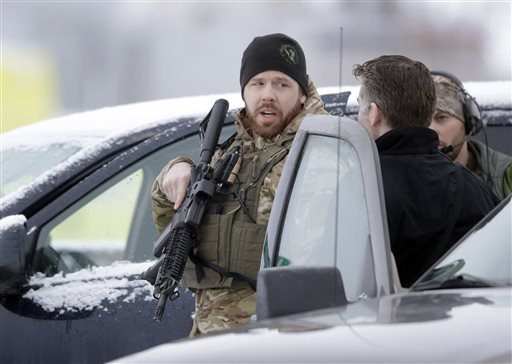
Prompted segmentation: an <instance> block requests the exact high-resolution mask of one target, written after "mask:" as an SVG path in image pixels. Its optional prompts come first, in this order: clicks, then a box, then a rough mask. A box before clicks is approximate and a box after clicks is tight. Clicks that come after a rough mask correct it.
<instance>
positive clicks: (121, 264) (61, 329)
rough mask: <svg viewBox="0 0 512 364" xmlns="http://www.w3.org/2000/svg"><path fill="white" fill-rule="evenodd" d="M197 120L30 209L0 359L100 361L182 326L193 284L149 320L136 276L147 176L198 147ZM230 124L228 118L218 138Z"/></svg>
mask: <svg viewBox="0 0 512 364" xmlns="http://www.w3.org/2000/svg"><path fill="white" fill-rule="evenodd" d="M198 121H199V120H195V119H190V120H186V121H182V122H181V123H176V124H173V125H170V128H169V129H168V130H167V131H165V132H163V133H161V134H159V135H156V136H154V137H152V138H151V139H148V140H146V141H145V142H143V143H141V144H138V145H136V146H133V147H131V148H129V149H127V150H125V151H124V152H122V153H120V154H119V155H118V156H117V157H115V158H112V159H111V160H110V161H108V162H106V163H105V164H103V165H100V166H96V168H93V169H92V170H94V172H93V173H91V174H89V175H87V176H84V177H83V178H81V179H80V181H79V182H77V183H76V184H75V185H74V186H72V187H71V188H69V189H68V190H66V191H65V192H64V193H62V194H61V195H59V196H57V197H56V198H55V199H54V200H52V201H51V202H50V203H48V204H47V205H45V206H44V207H43V208H42V209H40V210H39V211H37V212H36V213H35V214H34V215H32V216H31V217H29V218H28V220H27V223H26V226H27V231H28V236H27V241H25V246H26V247H27V252H26V253H27V260H26V264H27V267H28V272H29V274H30V282H29V287H30V290H29V291H28V292H26V293H25V294H24V295H23V296H14V297H8V298H4V299H2V301H1V302H2V305H1V306H0V322H1V325H2V330H1V334H0V337H1V340H0V349H1V350H0V352H1V354H0V358H1V360H0V361H1V362H3V363H11V362H12V363H14V362H20V363H21V362H23V363H30V362H48V363H49V362H52V363H64V362H65V363H71V362H72V363H101V362H105V361H107V360H110V359H113V358H116V357H119V356H122V355H126V354H128V353H131V352H135V351H138V350H142V349H145V348H148V347H150V346H154V345H157V344H160V343H163V342H168V341H170V340H173V339H177V338H181V337H185V336H187V335H188V333H189V331H190V328H191V314H192V311H193V299H192V295H191V293H190V292H188V291H185V290H182V291H181V294H182V296H181V298H180V299H179V300H176V301H175V302H173V303H172V304H168V305H167V309H166V312H165V316H164V318H163V319H162V322H161V323H155V322H154V321H153V320H152V317H153V314H154V309H155V307H156V300H154V299H153V298H152V297H151V293H152V287H151V285H150V284H149V283H148V282H146V281H142V280H139V279H137V276H138V274H140V273H141V272H142V271H143V270H145V269H146V268H147V267H149V265H150V264H151V262H147V261H148V259H152V258H153V256H152V251H153V242H154V241H155V240H156V238H157V236H158V233H157V232H156V230H155V228H154V227H153V224H152V221H151V206H150V203H151V196H150V192H151V185H152V182H153V181H154V179H155V177H156V175H157V174H158V173H159V172H160V170H161V168H162V167H163V165H165V164H166V163H167V162H168V161H169V160H171V159H173V158H175V157H176V156H178V155H189V156H192V157H193V156H195V155H197V156H198V154H199V144H200V140H199V138H198V134H197V133H196V130H197V125H198ZM228 124H230V123H229V122H228ZM232 132H233V127H232V125H228V126H226V127H225V129H224V131H223V134H222V135H221V138H225V137H226V136H228V135H230V134H231V133H232ZM221 140H222V139H221Z"/></svg>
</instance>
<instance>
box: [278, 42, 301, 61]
mask: <svg viewBox="0 0 512 364" xmlns="http://www.w3.org/2000/svg"><path fill="white" fill-rule="evenodd" d="M279 53H280V54H281V57H283V58H284V60H285V61H286V62H288V63H289V64H292V65H297V64H299V62H300V58H299V53H298V52H297V50H296V49H295V47H294V46H292V45H290V44H283V45H282V46H281V48H279Z"/></svg>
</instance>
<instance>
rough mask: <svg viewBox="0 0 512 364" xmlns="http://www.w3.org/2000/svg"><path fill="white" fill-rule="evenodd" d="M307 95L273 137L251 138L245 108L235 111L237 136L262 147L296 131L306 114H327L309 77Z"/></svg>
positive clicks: (258, 147)
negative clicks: (295, 112) (297, 112)
mask: <svg viewBox="0 0 512 364" xmlns="http://www.w3.org/2000/svg"><path fill="white" fill-rule="evenodd" d="M308 95H309V96H308V97H307V98H306V102H305V103H304V107H303V108H302V110H301V111H300V113H299V114H298V115H297V116H296V117H295V118H293V120H292V121H291V122H290V123H289V124H288V125H286V127H285V128H284V130H283V132H282V133H280V134H278V135H276V136H274V137H273V138H262V137H257V138H255V139H253V138H252V137H251V135H250V134H249V132H248V130H247V128H246V125H248V123H249V121H248V119H247V116H246V114H245V108H244V109H242V110H240V111H239V112H236V113H235V114H234V115H233V116H234V118H235V127H236V131H237V133H238V138H240V139H242V140H243V141H252V142H253V143H254V145H255V146H256V148H257V149H263V148H264V147H265V146H267V145H270V144H274V143H276V142H277V141H278V140H279V139H280V138H282V137H283V136H285V135H289V134H294V133H296V132H297V130H298V129H299V126H300V123H301V122H302V120H303V119H304V117H305V116H306V115H310V114H324V115H325V114H328V113H327V111H325V109H324V104H323V102H322V99H321V98H320V95H319V94H318V91H317V89H316V86H315V84H314V83H313V81H312V80H311V79H309V80H308Z"/></svg>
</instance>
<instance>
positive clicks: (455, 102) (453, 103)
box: [432, 75, 464, 123]
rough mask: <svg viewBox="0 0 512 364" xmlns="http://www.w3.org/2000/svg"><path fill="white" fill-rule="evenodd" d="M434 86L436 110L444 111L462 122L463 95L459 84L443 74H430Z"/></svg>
mask: <svg viewBox="0 0 512 364" xmlns="http://www.w3.org/2000/svg"><path fill="white" fill-rule="evenodd" d="M432 79H433V80H434V84H435V86H436V97H437V103H436V111H442V112H445V113H447V114H449V115H451V116H453V117H455V118H457V119H459V120H460V121H461V122H463V123H464V111H463V108H462V102H463V100H464V97H463V95H462V93H461V90H460V88H459V86H457V85H456V84H455V83H453V81H451V80H450V79H449V78H447V77H444V76H439V75H435V76H432Z"/></svg>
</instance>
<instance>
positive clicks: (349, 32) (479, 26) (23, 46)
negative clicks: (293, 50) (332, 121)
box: [0, 0, 512, 132]
mask: <svg viewBox="0 0 512 364" xmlns="http://www.w3.org/2000/svg"><path fill="white" fill-rule="evenodd" d="M511 19H512V13H511V2H510V1H478V2H473V1H472V2H469V1H456V2H451V1H444V2H443V1H436V2H431V1H375V2H374V1H338V2H336V1H330V2H320V1H318V2H314V1H301V2H298V1H297V2H294V1H286V2H284V1H282V2H278V1H273V2H270V1H269V2H242V1H236V2H228V1H224V2H215V1H208V2H203V1H202V2H192V1H190V2H178V1H168V2H167V1H141V2H127V1H23V0H17V1H9V0H2V2H1V46H2V53H1V69H0V72H1V78H2V80H1V98H2V100H1V101H2V102H1V105H2V110H1V128H0V131H2V132H3V131H7V130H9V129H12V128H14V127H16V126H20V125H23V124H27V123H30V122H33V121H35V120H39V119H44V118H48V117H52V116H58V115H62V114H68V113H72V112H78V111H84V110H89V109H95V108H99V107H105V106H112V105H118V104H124V103H131V102H139V101H147V100H154V99H161V98H169V97H183V96H193V95H202V94H212V93H226V92H238V91H239V89H240V85H239V69H240V60H241V56H242V52H243V51H244V49H245V47H246V46H247V45H248V44H249V42H250V41H251V40H252V39H253V38H254V37H255V36H258V35H263V34H268V33H274V32H282V33H286V34H288V35H290V36H292V37H293V38H295V39H296V40H297V41H298V42H299V43H300V44H301V45H302V47H303V48H304V51H305V53H306V57H307V61H308V73H309V74H310V76H311V77H312V78H313V80H314V81H315V83H316V84H317V86H320V87H321V86H339V85H340V84H342V85H355V84H357V81H356V80H355V79H354V78H353V76H352V75H351V69H352V66H353V65H354V64H356V63H362V62H364V61H366V60H369V59H371V58H374V57H377V56H380V55H382V54H403V55H406V56H408V57H411V58H414V59H418V60H420V61H422V62H423V63H425V64H426V65H427V66H428V67H429V68H430V69H437V70H445V71H450V72H453V73H455V74H456V75H457V76H458V77H459V78H460V79H461V80H463V81H479V80H510V78H511V67H512V66H511V43H512V40H511V22H512V20H511ZM341 28H342V31H341ZM341 34H342V36H341Z"/></svg>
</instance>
